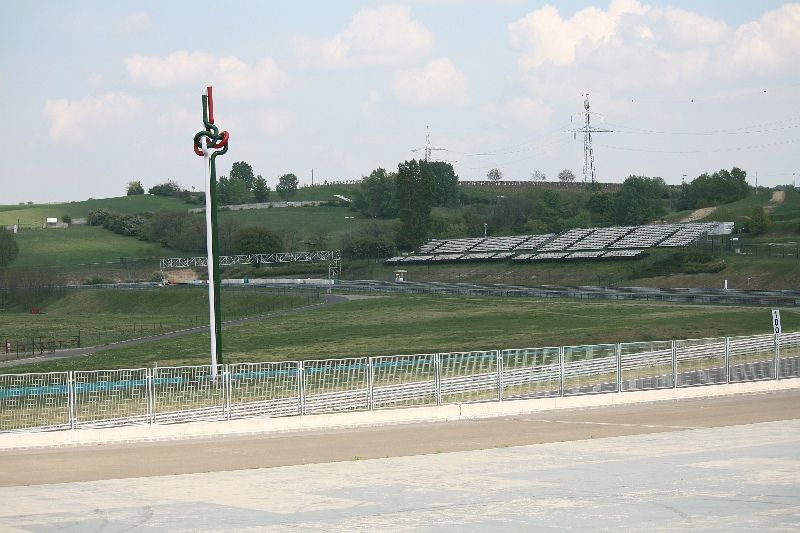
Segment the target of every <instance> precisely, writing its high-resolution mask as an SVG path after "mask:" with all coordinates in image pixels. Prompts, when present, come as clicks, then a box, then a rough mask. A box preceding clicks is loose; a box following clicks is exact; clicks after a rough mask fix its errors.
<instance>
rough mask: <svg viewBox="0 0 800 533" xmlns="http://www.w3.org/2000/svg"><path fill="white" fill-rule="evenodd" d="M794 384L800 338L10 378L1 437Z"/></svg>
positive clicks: (4, 380) (0, 415) (799, 368)
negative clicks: (768, 383) (775, 382)
mask: <svg viewBox="0 0 800 533" xmlns="http://www.w3.org/2000/svg"><path fill="white" fill-rule="evenodd" d="M214 370H215V371H214ZM790 377H800V332H794V333H784V334H782V335H754V336H747V337H719V338H712V339H688V340H674V341H648V342H630V343H621V344H599V345H583V346H563V347H542V348H522V349H512V350H485V351H471V352H449V353H429V354H415V355H392V356H378V357H353V358H347V359H320V360H310V361H283V362H264V363H236V364H227V365H219V366H218V367H217V368H216V369H213V368H212V367H211V366H210V365H203V366H184V367H158V368H152V369H148V368H138V369H123V370H91V371H71V372H51V373H39V374H0V431H31V430H39V431H41V430H63V429H76V428H98V427H111V426H123V425H135V424H169V423H180V422H190V421H212V420H228V419H234V418H246V417H255V416H259V417H280V416H294V415H304V414H315V413H335V412H345V411H359V410H372V409H395V408H403V407H418V406H435V405H444V404H460V403H468V402H487V401H505V400H514V399H521V398H537V397H552V396H571V395H584V394H600V393H607V392H625V391H642V390H653V389H662V388H672V387H692V386H702V385H713V384H721V383H732V382H743V381H755V380H764V379H780V378H790Z"/></svg>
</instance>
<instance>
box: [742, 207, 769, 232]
mask: <svg viewBox="0 0 800 533" xmlns="http://www.w3.org/2000/svg"><path fill="white" fill-rule="evenodd" d="M771 224H772V221H771V220H770V219H769V215H768V214H767V212H766V211H764V208H763V207H761V206H756V207H754V208H753V211H752V212H751V213H750V220H749V221H748V222H747V224H746V225H745V226H746V229H747V231H748V232H750V233H751V234H752V235H761V234H762V233H766V232H767V230H768V229H769V227H770V225H771Z"/></svg>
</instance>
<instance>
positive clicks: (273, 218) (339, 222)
mask: <svg viewBox="0 0 800 533" xmlns="http://www.w3.org/2000/svg"><path fill="white" fill-rule="evenodd" d="M220 218H221V219H222V220H223V221H224V220H235V221H236V222H238V223H239V224H240V225H242V226H249V225H259V226H265V227H267V228H269V229H271V230H272V231H274V232H276V233H278V234H281V233H286V232H294V233H296V235H297V238H298V241H299V243H300V249H303V250H305V249H307V246H305V245H303V243H305V242H307V241H309V240H310V239H311V238H312V237H313V236H315V235H316V234H317V233H319V232H320V231H325V232H327V245H326V246H325V247H324V248H334V249H336V248H339V247H340V246H341V241H342V237H344V236H345V235H346V234H347V233H350V232H355V231H358V230H359V229H361V228H362V227H364V226H366V225H368V224H372V223H377V224H391V223H392V222H391V221H387V220H374V221H373V220H371V219H365V218H361V217H360V216H359V215H358V214H356V213H354V212H353V211H351V210H350V209H349V208H346V207H286V208H275V209H248V210H242V211H223V212H222V213H221V214H220Z"/></svg>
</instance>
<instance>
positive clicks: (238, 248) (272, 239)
mask: <svg viewBox="0 0 800 533" xmlns="http://www.w3.org/2000/svg"><path fill="white" fill-rule="evenodd" d="M282 249H283V242H282V241H281V238H280V237H278V235H276V234H275V233H273V232H272V231H270V230H268V229H267V228H265V227H263V226H246V227H244V228H242V229H240V230H238V231H236V233H234V234H233V251H234V252H235V253H237V254H271V253H276V252H280V251H281V250H282Z"/></svg>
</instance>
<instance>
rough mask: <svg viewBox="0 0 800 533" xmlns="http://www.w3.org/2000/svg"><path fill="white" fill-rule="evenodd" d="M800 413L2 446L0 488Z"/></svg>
mask: <svg viewBox="0 0 800 533" xmlns="http://www.w3.org/2000/svg"><path fill="white" fill-rule="evenodd" d="M798 418H800V390H789V391H782V392H775V393H761V394H744V395H735V396H724V397H715V398H704V399H692V400H681V401H664V402H656V403H650V404H636V405H627V406H612V407H601V408H591V409H575V410H566V411H553V412H539V413H536V414H531V415H520V416H514V417H504V418H493V419H481V420H472V421H458V422H441V423H421V424H408V425H398V426H378V427H371V428H359V429H347V430H336V431H330V430H329V431H309V432H302V433H301V432H298V433H288V434H286V433H284V434H276V435H258V436H247V437H241V436H240V437H223V438H218V439H213V440H211V439H208V440H205V439H203V440H184V441H170V442H159V443H143V444H131V445H91V446H82V447H75V448H50V449H43V450H22V451H20V450H16V451H12V450H9V451H0V487H14V486H25V485H30V486H33V485H43V484H52V483H73V482H84V481H95V480H110V479H121V478H141V477H150V476H165V475H176V474H194V473H203V472H222V471H239V470H247V469H262V468H274V467H284V466H290V465H305V464H312V463H315V464H316V463H332V462H345V461H353V460H355V459H358V460H362V459H379V458H388V457H402V456H416V455H425V454H441V453H451V452H463V451H469V450H484V449H492V448H506V447H514V446H526V445H535V444H543V443H559V442H574V441H582V440H592V439H603V438H609V437H621V436H632V435H643V434H655V433H670V432H684V431H689V430H697V429H703V428H717V427H725V426H738V425H744V424H755V423H765V422H775V421H787V420H795V419H798ZM798 454H800V450H798ZM799 516H800V515H799Z"/></svg>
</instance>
